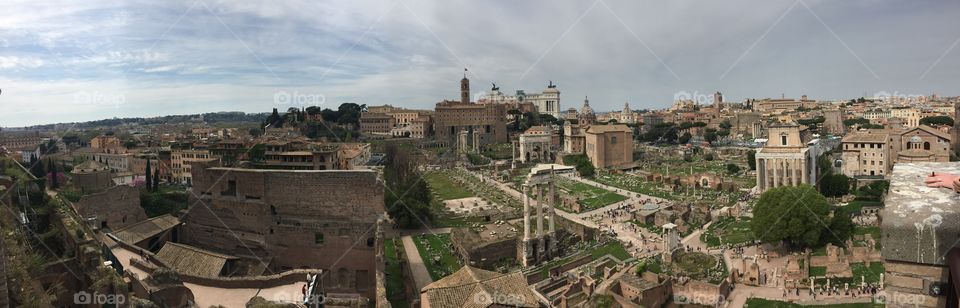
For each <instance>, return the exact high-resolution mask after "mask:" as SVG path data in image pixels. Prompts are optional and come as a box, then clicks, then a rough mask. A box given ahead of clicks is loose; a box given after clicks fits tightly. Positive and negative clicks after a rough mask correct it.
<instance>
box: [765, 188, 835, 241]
mask: <svg viewBox="0 0 960 308" xmlns="http://www.w3.org/2000/svg"><path fill="white" fill-rule="evenodd" d="M829 212H830V205H829V204H828V203H827V199H826V198H824V197H823V195H821V194H820V193H818V192H817V191H816V190H815V189H814V188H813V186H810V185H800V186H781V187H777V188H773V189H770V190H768V191H766V192H764V193H763V194H762V195H760V199H759V200H758V201H757V204H756V206H755V207H754V209H753V220H752V221H751V229H752V230H753V233H754V235H756V236H757V238H758V239H759V240H761V241H763V242H766V243H773V242H779V241H785V242H787V243H788V244H791V245H794V246H797V247H813V246H815V245H817V244H819V243H820V240H821V236H822V233H823V232H829V231H828V230H826V228H825V226H824V225H823V222H825V221H827V216H828V214H829Z"/></svg>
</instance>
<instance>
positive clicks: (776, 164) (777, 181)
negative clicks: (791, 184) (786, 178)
mask: <svg viewBox="0 0 960 308" xmlns="http://www.w3.org/2000/svg"><path fill="white" fill-rule="evenodd" d="M779 169H780V160H779V159H776V158H774V159H773V188H777V187H780V172H779V171H780V170H779Z"/></svg>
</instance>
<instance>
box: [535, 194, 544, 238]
mask: <svg viewBox="0 0 960 308" xmlns="http://www.w3.org/2000/svg"><path fill="white" fill-rule="evenodd" d="M533 190H534V192H535V193H536V194H537V235H536V237H537V238H540V237H543V185H537V186H534V189H533Z"/></svg>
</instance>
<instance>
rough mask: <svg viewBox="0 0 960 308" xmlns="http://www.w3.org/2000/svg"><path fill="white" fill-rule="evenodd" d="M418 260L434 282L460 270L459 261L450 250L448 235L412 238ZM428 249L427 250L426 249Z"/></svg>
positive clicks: (425, 235) (428, 235)
mask: <svg viewBox="0 0 960 308" xmlns="http://www.w3.org/2000/svg"><path fill="white" fill-rule="evenodd" d="M413 242H414V243H415V244H416V245H417V251H419V252H420V258H422V259H423V263H424V265H426V266H427V271H428V272H430V277H431V278H433V280H434V281H436V280H438V279H440V278H443V277H445V276H447V275H450V274H452V273H453V272H455V271H457V270H458V269H460V267H461V266H463V265H462V264H460V260H459V259H457V257H456V256H455V255H453V250H451V249H450V234H436V235H434V234H424V235H417V236H414V237H413ZM427 247H429V249H428V248H427Z"/></svg>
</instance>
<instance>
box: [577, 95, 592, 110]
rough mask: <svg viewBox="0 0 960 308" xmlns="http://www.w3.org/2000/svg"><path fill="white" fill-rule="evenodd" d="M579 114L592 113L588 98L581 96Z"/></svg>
mask: <svg viewBox="0 0 960 308" xmlns="http://www.w3.org/2000/svg"><path fill="white" fill-rule="evenodd" d="M580 114H593V108H590V100H589V99H587V98H586V97H584V98H583V107H582V108H580Z"/></svg>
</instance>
